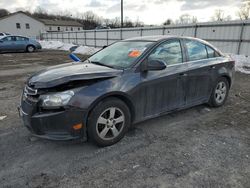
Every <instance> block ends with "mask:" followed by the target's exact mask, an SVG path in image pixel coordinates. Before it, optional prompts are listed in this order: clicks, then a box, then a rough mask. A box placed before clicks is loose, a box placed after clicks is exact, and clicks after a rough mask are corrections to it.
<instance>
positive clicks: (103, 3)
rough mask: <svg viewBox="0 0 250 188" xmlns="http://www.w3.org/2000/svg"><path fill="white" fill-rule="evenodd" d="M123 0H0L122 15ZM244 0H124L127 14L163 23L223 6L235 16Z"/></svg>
mask: <svg viewBox="0 0 250 188" xmlns="http://www.w3.org/2000/svg"><path fill="white" fill-rule="evenodd" d="M120 1H121V0H0V8H5V9H8V10H9V11H11V12H14V11H16V10H20V8H21V9H25V10H29V11H34V10H35V9H36V8H37V7H38V6H40V7H42V8H44V9H46V10H47V11H48V12H50V13H55V12H59V11H62V12H63V11H68V12H72V14H73V15H76V12H79V13H82V12H86V11H89V10H90V11H93V12H94V13H96V14H97V15H98V16H100V17H104V18H115V17H119V16H120ZM240 3H241V0H175V1H174V0H124V17H129V18H130V19H131V20H133V21H135V20H137V18H139V20H140V21H143V22H144V23H145V24H161V23H163V22H164V21H165V20H166V19H167V18H171V19H173V20H176V19H177V18H178V17H179V16H180V15H181V14H184V13H188V14H190V15H193V16H196V17H197V18H198V20H199V21H209V20H210V18H211V16H212V15H213V12H214V10H216V9H222V10H224V11H225V14H228V15H231V16H232V18H235V17H236V11H237V9H238V8H239V6H240Z"/></svg>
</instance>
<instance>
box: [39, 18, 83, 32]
mask: <svg viewBox="0 0 250 188" xmlns="http://www.w3.org/2000/svg"><path fill="white" fill-rule="evenodd" d="M40 20H41V21H42V22H43V23H44V24H45V31H47V32H55V31H56V32H58V31H80V30H82V29H83V28H82V24H80V23H79V22H77V21H68V20H48V19H40Z"/></svg>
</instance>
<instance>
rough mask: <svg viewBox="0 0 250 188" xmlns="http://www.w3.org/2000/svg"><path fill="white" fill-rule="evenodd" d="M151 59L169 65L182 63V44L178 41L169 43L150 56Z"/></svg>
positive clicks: (160, 46) (162, 45) (159, 47)
mask: <svg viewBox="0 0 250 188" xmlns="http://www.w3.org/2000/svg"><path fill="white" fill-rule="evenodd" d="M149 59H160V60H162V61H164V62H166V63H167V64H168V65H173V64H177V63H182V51H181V44H180V42H179V41H177V40H173V41H168V42H165V43H163V44H161V45H159V46H158V47H157V48H156V49H155V50H154V51H153V52H152V54H150V56H149Z"/></svg>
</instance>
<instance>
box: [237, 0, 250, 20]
mask: <svg viewBox="0 0 250 188" xmlns="http://www.w3.org/2000/svg"><path fill="white" fill-rule="evenodd" d="M237 15H238V16H239V18H240V19H241V20H247V19H249V18H250V0H243V1H242V5H241V7H240V9H239V11H238V12H237Z"/></svg>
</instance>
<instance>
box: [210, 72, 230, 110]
mask: <svg viewBox="0 0 250 188" xmlns="http://www.w3.org/2000/svg"><path fill="white" fill-rule="evenodd" d="M228 93H229V83H228V81H227V79H226V78H224V77H221V78H219V79H218V81H217V82H216V85H215V87H214V88H213V92H212V95H211V97H210V100H209V105H210V106H212V107H219V106H222V105H223V104H224V103H225V102H226V100H227V97H228Z"/></svg>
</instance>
